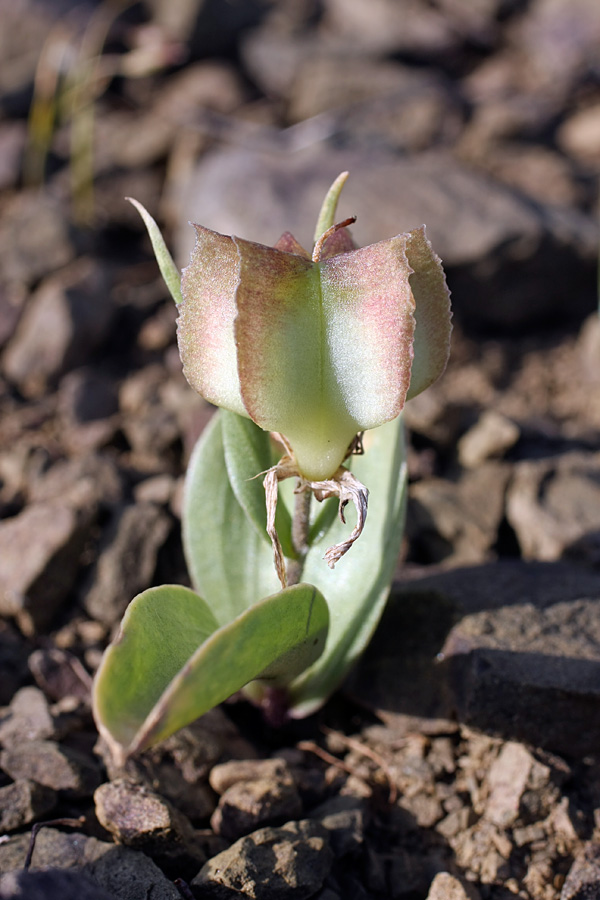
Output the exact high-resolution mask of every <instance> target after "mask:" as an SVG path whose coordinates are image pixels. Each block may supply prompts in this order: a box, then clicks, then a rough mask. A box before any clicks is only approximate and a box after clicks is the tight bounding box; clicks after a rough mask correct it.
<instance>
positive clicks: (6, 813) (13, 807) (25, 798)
mask: <svg viewBox="0 0 600 900" xmlns="http://www.w3.org/2000/svg"><path fill="white" fill-rule="evenodd" d="M55 806H56V794H55V792H54V791H53V790H51V789H50V788H46V787H43V785H41V784H38V783H37V782H35V781H28V780H27V779H18V780H17V781H14V782H13V783H12V784H7V785H6V786H5V787H2V788H0V831H2V832H3V833H4V832H5V831H14V830H15V829H16V828H21V827H22V826H23V825H28V824H29V823H30V822H35V820H36V819H40V818H42V816H45V815H46V814H47V813H49V812H50V811H51V810H52V809H54V807H55ZM0 896H1V895H0Z"/></svg>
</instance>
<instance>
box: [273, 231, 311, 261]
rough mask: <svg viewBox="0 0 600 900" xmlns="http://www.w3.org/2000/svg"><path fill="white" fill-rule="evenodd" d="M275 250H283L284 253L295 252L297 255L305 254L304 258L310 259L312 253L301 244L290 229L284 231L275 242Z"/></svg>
mask: <svg viewBox="0 0 600 900" xmlns="http://www.w3.org/2000/svg"><path fill="white" fill-rule="evenodd" d="M275 250H281V251H282V252H283V253H294V254H295V255H296V256H303V257H304V259H310V253H308V252H307V251H306V250H305V249H304V247H303V246H302V244H299V243H298V241H297V240H296V238H295V237H294V235H293V234H291V232H289V231H284V232H283V234H282V235H281V237H280V238H279V240H278V241H277V243H276V244H275Z"/></svg>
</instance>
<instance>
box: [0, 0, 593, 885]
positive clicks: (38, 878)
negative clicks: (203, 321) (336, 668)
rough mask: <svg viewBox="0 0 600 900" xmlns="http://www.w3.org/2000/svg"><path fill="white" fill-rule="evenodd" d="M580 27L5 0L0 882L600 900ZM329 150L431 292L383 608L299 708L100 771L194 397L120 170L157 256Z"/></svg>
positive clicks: (560, 8) (587, 159)
mask: <svg viewBox="0 0 600 900" xmlns="http://www.w3.org/2000/svg"><path fill="white" fill-rule="evenodd" d="M599 42H600V6H598V4H597V0H481V2H478V3H471V2H468V0H432V2H431V3H427V4H425V3H419V2H416V0H414V2H413V0H404V2H402V3H399V2H397V0H372V2H370V3H362V2H361V0H320V2H319V0H307V2H305V3H297V2H295V0H278V2H277V0H252V2H244V3H236V2H226V0H204V2H203V0H182V2H180V3H177V4H175V3H170V2H167V0H147V2H146V3H135V4H132V5H127V4H113V5H111V4H109V3H108V2H103V3H98V2H93V0H86V2H81V3H78V4H75V3H73V2H70V0H22V2H19V3H18V4H15V3H13V2H11V0H3V2H0V46H1V47H2V53H0V263H1V264H0V354H1V355H0V410H1V415H0V516H1V518H2V521H1V522H0V614H1V615H2V619H1V621H0V704H1V705H2V706H1V708H0V822H1V824H0V834H1V836H0V898H9V897H28V898H35V897H48V898H52V897H61V898H62V900H69V898H70V897H79V898H85V897H88V896H89V897H95V898H97V900H107V898H108V900H110V898H113V900H121V898H123V900H125V898H137V897H140V898H142V897H150V896H152V897H153V898H158V897H160V898H162V897H164V898H177V897H180V896H182V897H187V898H189V897H190V896H192V897H196V898H204V897H206V898H209V897H218V898H221V897H224V898H225V897H240V896H241V897H251V898H256V900H264V898H282V900H283V898H286V897H288V896H289V897H293V898H312V897H314V898H318V900H338V898H358V900H361V898H373V900H377V898H381V900H383V898H394V900H396V898H397V900H424V898H428V900H446V898H448V900H461V898H462V900H465V898H470V900H477V898H480V900H509V898H511V897H521V898H524V900H592V898H600V757H599V756H598V746H600V743H599V742H600V694H599V688H598V685H599V684H600V606H599V604H600V319H599V318H598V316H597V300H598V298H597V287H596V269H597V254H598V249H597V248H598V242H599V229H598V221H597V214H596V210H597V204H598V164H599V162H600V70H599V68H598V56H597V47H598V43H599ZM57 91H58V93H57ZM343 169H350V171H351V179H350V181H349V183H348V189H347V193H346V194H345V196H344V200H343V204H346V205H347V206H349V207H351V209H349V211H348V214H349V213H350V212H356V213H358V215H359V220H358V222H357V224H356V228H355V230H354V234H355V237H356V239H357V241H358V242H359V243H362V244H364V243H367V242H369V241H372V240H378V239H380V238H385V237H389V236H391V235H392V234H394V233H398V232H400V231H402V230H406V229H409V228H412V227H416V226H418V225H420V224H421V223H422V222H423V221H424V222H426V223H427V226H428V233H429V236H430V237H431V240H432V242H433V244H434V246H435V248H436V250H437V251H438V252H439V254H440V255H441V256H442V258H443V260H444V263H445V266H446V269H447V273H448V282H449V286H450V288H451V290H452V294H453V305H454V311H455V320H454V321H455V330H454V338H453V351H452V357H451V361H450V365H449V367H448V370H447V372H446V374H445V375H444V377H443V378H442V379H441V380H440V381H439V382H438V383H437V384H436V385H434V386H433V387H432V388H431V389H430V390H429V391H427V392H426V393H424V394H423V395H421V396H420V397H419V398H417V399H415V400H414V401H411V403H410V404H409V405H408V406H407V409H406V414H405V418H406V423H407V427H408V431H409V440H410V451H409V469H410V491H409V506H408V515H407V532H406V539H405V542H404V547H403V551H402V558H401V559H400V560H399V564H398V570H397V578H396V581H395V584H394V587H393V590H392V595H391V598H390V603H389V605H388V608H387V610H386V612H385V615H384V618H383V621H382V624H381V627H380V628H379V630H378V632H377V634H376V636H375V638H374V641H373V643H372V644H371V646H370V647H369V649H368V650H367V652H366V653H365V656H364V658H363V659H362V661H361V662H360V663H359V664H358V666H357V668H356V669H355V671H354V672H353V673H352V675H351V677H350V679H349V680H348V682H347V684H346V685H344V687H343V689H342V690H341V691H340V692H339V693H338V694H337V695H336V696H335V697H333V698H332V699H331V700H330V702H329V703H328V704H327V705H326V706H325V708H324V709H323V710H322V711H321V712H320V713H319V714H318V715H316V716H313V717H312V718H310V719H307V720H305V721H302V722H290V723H287V724H286V725H284V726H283V727H282V728H280V729H274V728H272V727H269V726H268V725H266V724H265V723H264V722H263V721H262V720H261V717H260V714H259V712H258V711H257V710H256V709H254V708H253V707H252V706H250V705H249V704H248V703H246V702H245V701H243V700H241V699H239V698H233V699H232V701H231V702H229V703H227V704H224V705H223V707H221V708H220V709H217V710H214V711H213V712H211V713H210V714H208V715H207V716H205V717H203V718H202V719H201V720H199V721H198V722H197V723H195V724H194V725H192V726H190V727H189V728H187V729H184V730H183V731H182V732H180V733H179V734H178V735H176V736H174V737H173V738H171V739H170V740H168V741H167V742H165V744H163V745H161V746H159V747H158V748H156V749H154V750H152V751H149V752H148V753H146V754H144V755H143V756H142V757H141V758H140V759H137V760H132V761H130V762H129V763H128V764H127V766H126V767H125V769H123V770H120V769H118V768H117V767H115V765H114V764H113V762H112V760H111V759H110V757H109V755H108V753H107V751H106V748H104V747H103V746H102V744H101V742H99V741H98V736H97V733H96V731H95V727H94V723H93V720H92V717H91V713H90V705H89V699H90V686H91V680H92V678H93V674H94V671H95V669H96V668H97V666H98V663H99V660H100V657H101V654H102V651H103V649H104V647H105V646H106V644H107V642H108V641H109V640H110V637H111V635H112V634H114V632H115V629H116V627H117V625H118V622H119V620H120V618H121V616H122V614H123V612H124V610H125V608H126V606H127V604H128V602H129V601H130V599H131V598H132V597H133V596H134V595H135V594H136V593H138V592H139V591H141V590H143V589H145V588H146V587H149V586H151V585H153V584H160V583H167V582H177V583H181V584H188V583H189V581H188V576H187V572H186V567H185V561H184V558H183V552H182V548H181V535H180V506H181V488H182V480H183V475H184V472H185V466H186V462H187V460H188V458H189V454H190V452H191V449H192V447H193V445H194V442H195V440H196V439H197V437H198V435H199V434H200V432H201V430H202V428H203V427H204V425H205V424H206V422H207V421H208V419H209V417H210V415H211V414H212V410H211V409H210V408H209V407H208V405H207V404H206V403H205V402H204V401H203V400H202V399H201V398H200V397H198V396H196V395H194V394H193V392H192V390H191V389H190V388H189V387H188V386H187V384H186V382H185V380H184V378H183V375H182V373H181V367H180V362H179V358H178V354H177V348H176V339H175V311H174V307H173V304H172V302H171V301H170V299H169V298H168V297H167V295H166V290H165V287H164V285H163V283H162V281H161V279H160V278H159V276H158V273H157V268H156V265H155V263H154V261H153V258H152V254H151V251H150V247H149V242H148V240H147V237H146V235H145V233H144V230H143V228H142V226H141V223H140V222H139V221H138V219H137V214H136V213H135V211H134V210H133V209H132V208H131V207H130V206H129V204H127V203H126V202H125V201H124V199H123V198H124V197H125V196H134V197H136V198H137V199H139V200H140V201H141V202H143V203H144V204H145V205H146V206H147V207H148V209H149V210H150V211H151V213H152V214H153V215H155V216H156V217H157V219H158V220H159V221H160V222H161V224H162V226H163V227H164V229H165V233H166V234H167V236H168V239H169V242H170V243H171V245H172V246H173V247H174V248H175V250H176V253H177V255H178V257H179V258H180V259H181V261H182V262H183V263H184V262H185V256H186V253H187V252H188V249H189V237H188V233H189V231H191V230H190V229H189V227H188V225H187V221H188V220H189V219H190V218H194V219H196V220H199V221H201V222H202V223H203V224H204V225H207V226H209V227H212V228H215V229H217V230H221V231H224V232H226V233H237V234H240V235H242V236H243V237H247V238H249V239H252V240H258V241H265V242H267V243H274V242H275V241H276V240H277V238H278V237H279V234H280V233H281V232H282V231H283V230H285V229H289V230H291V231H293V232H294V233H295V235H296V237H297V238H298V239H299V240H300V241H301V242H303V243H305V244H307V243H308V242H309V241H310V237H311V223H312V222H313V221H314V217H315V215H316V212H317V210H318V205H319V201H320V198H321V197H322V195H323V193H324V190H325V189H326V187H327V186H328V184H329V183H330V182H331V180H332V179H333V177H335V175H337V174H338V172H339V171H341V170H343ZM342 212H343V213H344V214H346V208H345V206H344V209H343V210H342ZM40 825H42V827H39V826H40ZM32 828H33V831H32ZM32 836H33V837H34V838H35V843H33V842H32ZM32 848H33V856H32V857H31V860H30V863H31V865H29V862H28V863H27V864H26V857H27V854H28V850H31V849H32Z"/></svg>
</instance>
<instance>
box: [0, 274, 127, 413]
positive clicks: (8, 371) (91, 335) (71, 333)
mask: <svg viewBox="0 0 600 900" xmlns="http://www.w3.org/2000/svg"><path fill="white" fill-rule="evenodd" d="M112 317H113V309H112V306H111V303H110V295H109V284H108V279H107V274H106V268H105V267H103V266H101V265H100V264H99V263H97V262H94V261H92V260H91V259H86V258H83V257H82V258H80V259H78V260H76V261H75V262H74V263H72V264H71V265H70V266H68V267H67V268H65V269H62V270H60V271H59V272H56V273H55V274H53V275H51V276H49V277H48V278H47V279H46V280H45V281H44V282H43V283H42V284H41V285H40V287H39V288H38V289H37V290H36V292H35V293H34V294H33V295H32V296H31V298H30V300H29V303H28V304H27V307H26V309H25V311H24V313H23V315H22V316H21V319H20V321H19V324H18V327H17V330H16V332H15V334H14V336H13V337H12V339H11V340H10V342H9V344H8V346H7V347H6V350H5V351H4V355H3V358H2V367H3V371H4V374H5V375H6V377H7V378H8V379H9V380H10V381H12V382H14V383H15V384H16V385H18V387H19V388H20V389H21V390H22V391H23V392H24V393H26V394H28V395H29V396H38V395H39V394H42V393H43V392H44V391H45V390H46V389H47V387H48V386H49V385H50V386H53V385H55V384H56V382H57V381H58V379H59V378H60V376H61V375H62V374H63V373H65V372H67V371H69V370H70V369H73V368H76V367H77V366H81V365H83V364H84V363H86V362H88V361H89V359H90V356H91V355H92V354H93V352H94V351H95V350H97V349H98V348H99V347H100V346H101V344H102V343H103V341H104V340H105V338H106V336H107V334H108V331H109V328H110V325H111V321H112Z"/></svg>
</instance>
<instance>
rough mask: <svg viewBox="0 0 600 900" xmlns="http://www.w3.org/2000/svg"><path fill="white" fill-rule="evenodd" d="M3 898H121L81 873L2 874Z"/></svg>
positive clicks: (41, 899)
mask: <svg viewBox="0 0 600 900" xmlns="http://www.w3.org/2000/svg"><path fill="white" fill-rule="evenodd" d="M0 900H117V897H116V895H115V894H109V893H108V892H107V891H104V890H103V889H102V888H101V887H100V886H99V885H98V883H97V882H95V881H92V880H91V878H88V876H87V875H83V874H82V873H81V872H64V871H62V870H61V869H47V870H46V871H45V872H8V873H7V874H6V875H0Z"/></svg>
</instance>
